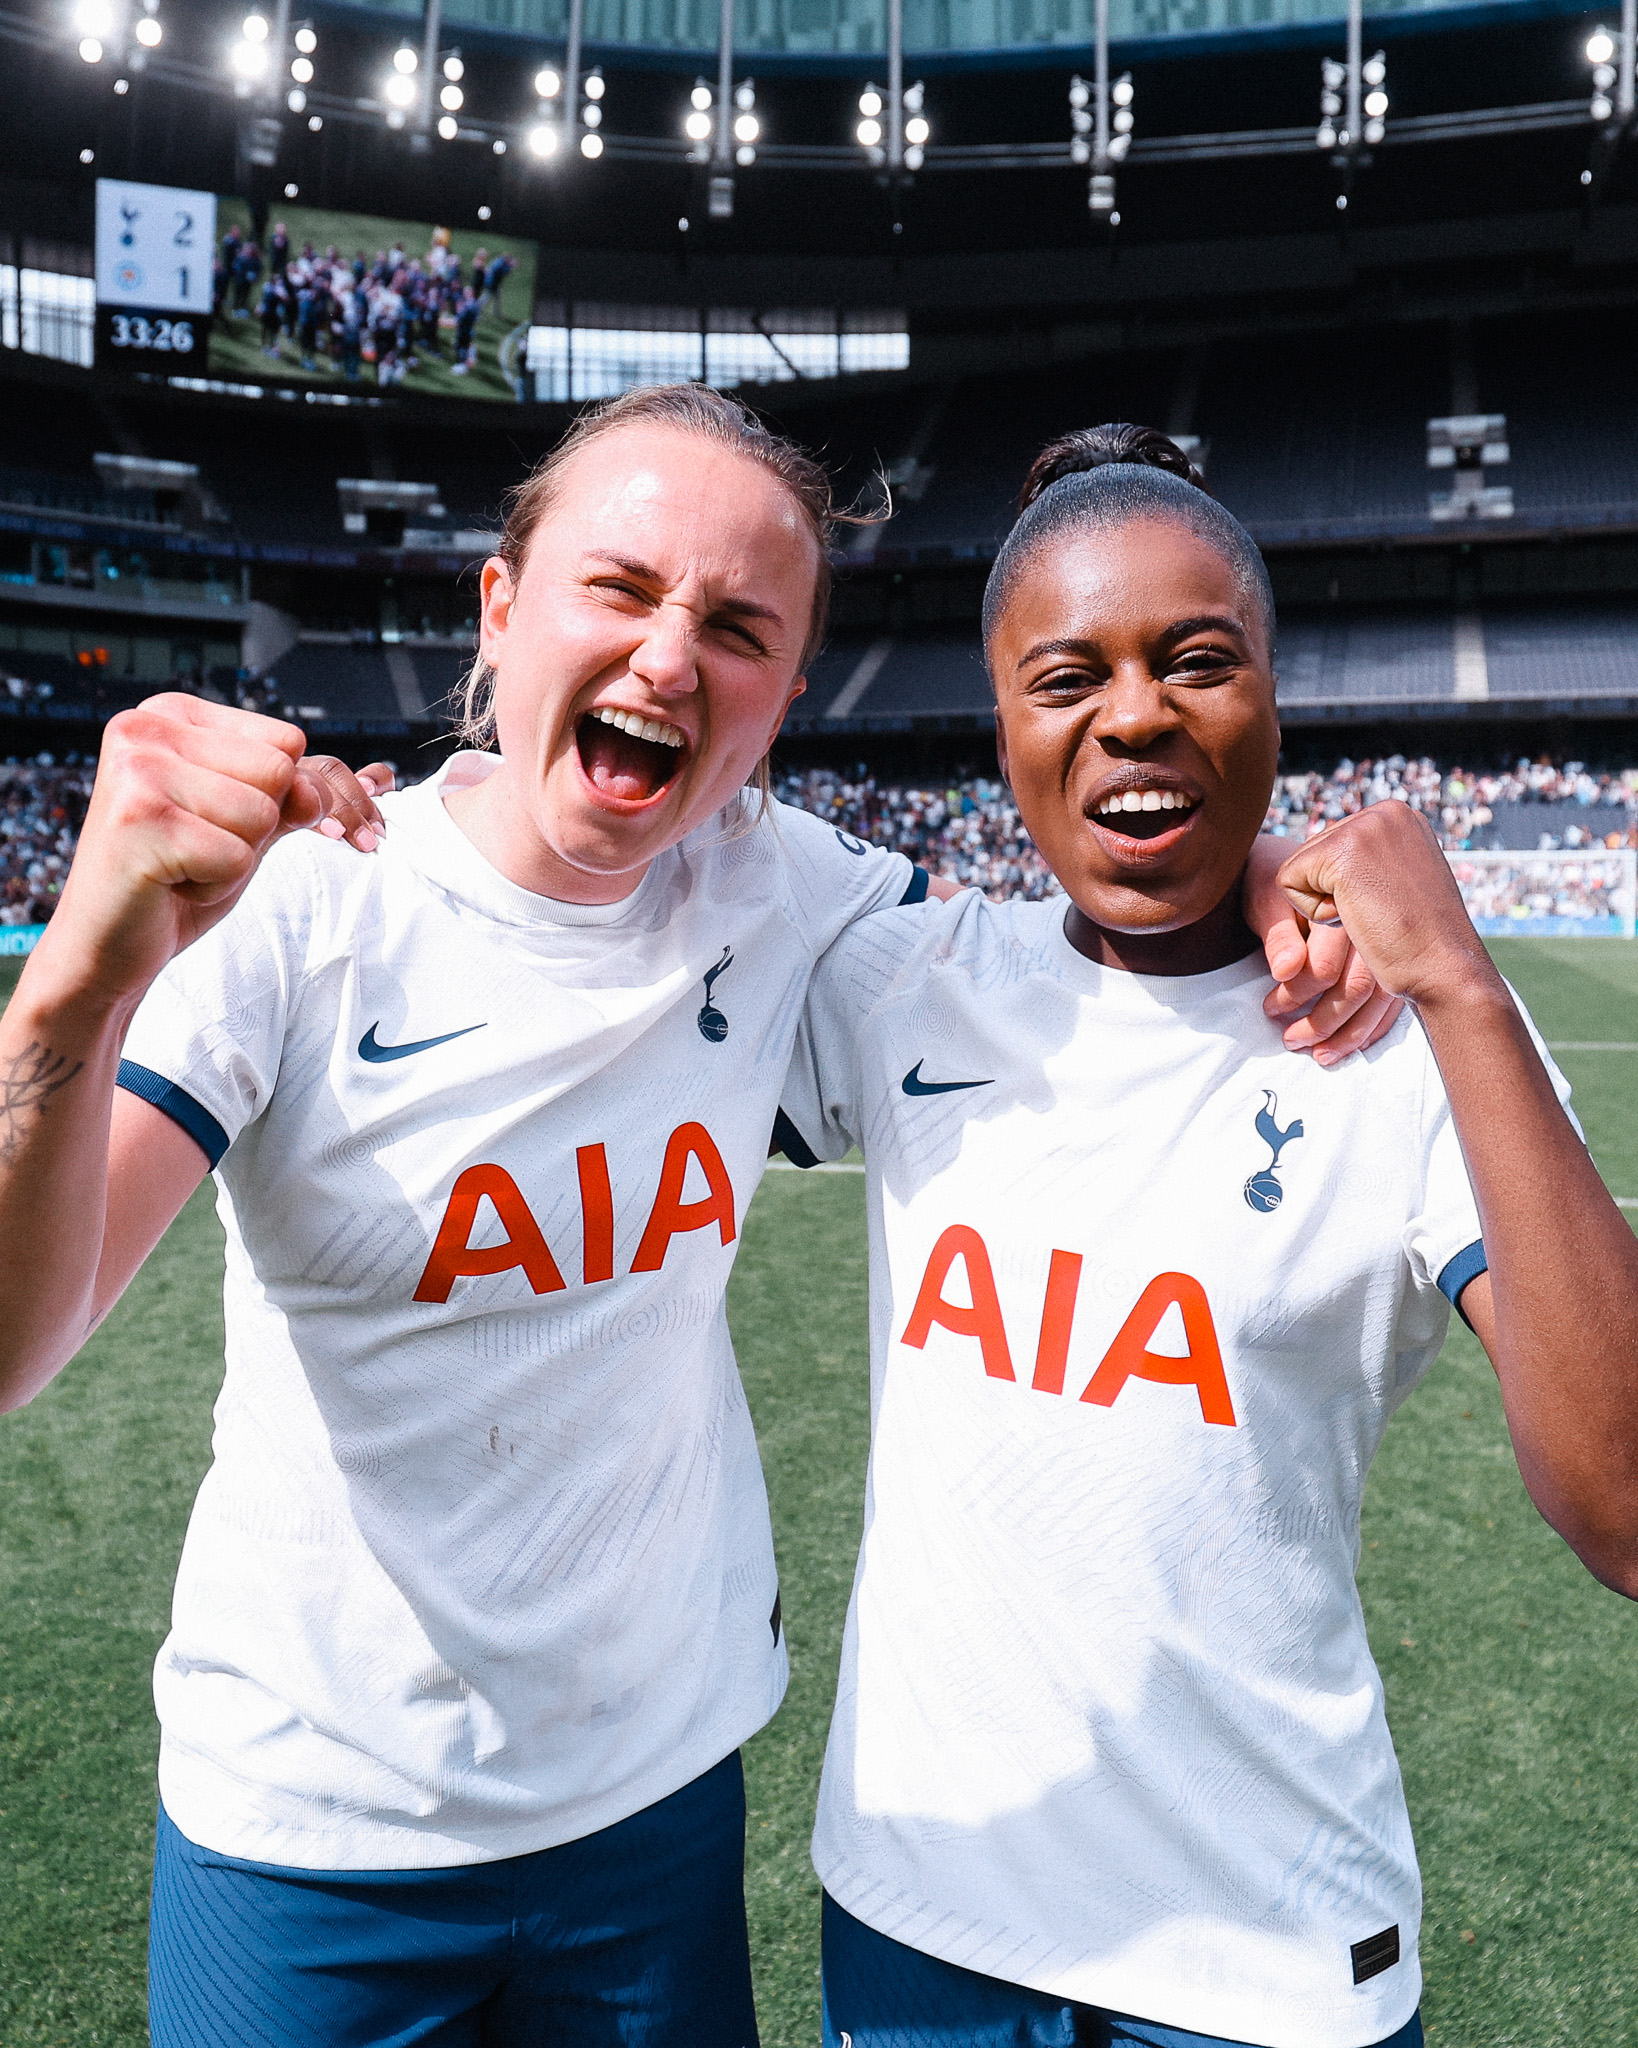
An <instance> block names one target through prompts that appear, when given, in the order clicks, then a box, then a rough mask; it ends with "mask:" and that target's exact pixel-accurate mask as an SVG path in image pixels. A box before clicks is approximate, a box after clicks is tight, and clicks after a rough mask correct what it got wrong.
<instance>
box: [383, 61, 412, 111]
mask: <svg viewBox="0 0 1638 2048" xmlns="http://www.w3.org/2000/svg"><path fill="white" fill-rule="evenodd" d="M382 97H383V98H384V99H385V100H386V102H387V104H388V106H389V107H396V108H398V109H399V110H400V111H402V110H403V109H404V108H406V107H413V106H414V104H415V80H414V79H413V78H406V77H405V76H404V74H403V72H401V71H395V72H394V73H393V75H392V76H391V78H389V79H388V80H387V82H386V84H385V86H383V88H382Z"/></svg>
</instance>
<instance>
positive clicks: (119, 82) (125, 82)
mask: <svg viewBox="0 0 1638 2048" xmlns="http://www.w3.org/2000/svg"><path fill="white" fill-rule="evenodd" d="M130 90H131V81H130V80H129V79H128V78H116V79H115V80H114V91H115V92H116V93H117V94H118V95H119V97H120V98H121V99H123V98H124V97H125V95H126V94H127V93H128V92H129V91H130Z"/></svg>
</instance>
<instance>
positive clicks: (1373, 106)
mask: <svg viewBox="0 0 1638 2048" xmlns="http://www.w3.org/2000/svg"><path fill="white" fill-rule="evenodd" d="M1365 111H1366V113H1367V114H1368V115H1369V116H1370V117H1371V119H1372V120H1373V121H1380V120H1381V118H1382V116H1383V115H1384V114H1385V113H1386V112H1387V111H1388V95H1387V94H1386V93H1385V92H1368V93H1367V94H1366V95H1365Z"/></svg>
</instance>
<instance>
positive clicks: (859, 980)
mask: <svg viewBox="0 0 1638 2048" xmlns="http://www.w3.org/2000/svg"><path fill="white" fill-rule="evenodd" d="M1055 915H1061V912H1060V911H1058V910H1057V908H1056V907H1055V906H1054V905H1051V904H1048V903H991V902H990V901H989V899H988V898H987V897H985V896H983V895H981V894H980V893H979V891H978V890H976V889H964V890H963V891H962V892H961V894H960V895H959V896H952V897H951V898H950V899H949V901H948V902H945V903H940V902H938V901H936V900H933V901H929V902H926V903H917V904H911V905H906V906H905V907H904V908H902V909H894V910H881V911H878V912H876V914H875V915H874V916H872V917H862V918H857V919H855V921H854V922H853V923H852V924H850V925H849V926H848V927H847V929H846V930H845V931H844V932H843V933H842V934H841V935H840V937H839V938H837V939H836V940H835V941H834V942H833V943H832V944H831V945H830V946H829V947H828V948H827V949H826V951H825V953H824V954H823V955H822V956H821V958H820V961H819V965H818V969H817V973H816V977H815V983H814V986H815V991H816V993H817V995H818V997H819V999H820V1000H821V1001H828V1002H831V1003H837V1002H841V1003H843V1004H845V1006H846V1007H847V1008H848V1009H849V1010H851V1011H852V1012H853V1014H854V1015H855V1016H860V1015H862V1014H863V1013H865V1012H873V1011H876V1010H880V1009H882V1008H885V1007H886V1006H888V1005H889V1004H891V1003H894V1002H896V1001H898V1000H900V999H902V998H905V997H907V996H911V995H913V994H914V993H915V992H916V991H918V990H919V989H920V988H921V987H922V986H923V985H924V984H925V983H927V982H928V981H930V980H932V979H934V978H935V977H939V976H943V975H946V974H954V975H957V976H965V977H968V978H972V979H978V980H982V981H985V982H991V981H993V980H994V978H995V975H996V970H997V968H998V966H1003V965H1005V964H1010V965H1011V966H1012V967H1013V968H1015V969H1022V970H1024V971H1025V972H1027V971H1028V967H1029V964H1030V963H1031V962H1032V960H1034V959H1035V957H1036V955H1037V954H1040V953H1042V952H1043V950H1044V941H1045V939H1046V936H1047V933H1048V929H1049V926H1048V919H1049V918H1050V917H1051V916H1055Z"/></svg>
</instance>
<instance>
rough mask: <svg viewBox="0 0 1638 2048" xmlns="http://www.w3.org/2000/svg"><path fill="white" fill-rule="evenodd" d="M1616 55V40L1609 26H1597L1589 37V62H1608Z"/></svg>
mask: <svg viewBox="0 0 1638 2048" xmlns="http://www.w3.org/2000/svg"><path fill="white" fill-rule="evenodd" d="M1614 55H1615V40H1614V38H1613V37H1612V36H1611V34H1610V32H1609V30H1608V29H1607V28H1595V29H1594V30H1593V32H1592V34H1591V35H1590V36H1588V38H1587V62H1588V63H1589V64H1607V63H1608V62H1609V61H1610V59H1611V58H1612V57H1613V56H1614Z"/></svg>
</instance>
